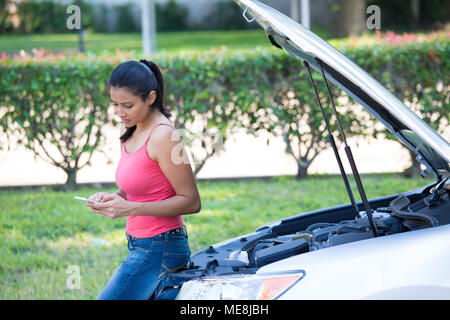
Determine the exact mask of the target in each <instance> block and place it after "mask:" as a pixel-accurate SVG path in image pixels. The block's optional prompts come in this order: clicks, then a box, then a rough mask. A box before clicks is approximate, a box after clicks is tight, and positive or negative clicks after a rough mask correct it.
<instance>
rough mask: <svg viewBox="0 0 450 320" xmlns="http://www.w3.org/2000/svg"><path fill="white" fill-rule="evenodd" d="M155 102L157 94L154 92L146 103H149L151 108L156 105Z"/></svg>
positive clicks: (149, 95)
mask: <svg viewBox="0 0 450 320" xmlns="http://www.w3.org/2000/svg"><path fill="white" fill-rule="evenodd" d="M155 100H156V92H155V91H154V90H152V91H150V93H149V94H148V96H147V100H146V101H145V102H146V103H148V105H149V106H151V105H153V103H155Z"/></svg>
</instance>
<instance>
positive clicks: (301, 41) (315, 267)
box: [163, 0, 450, 300]
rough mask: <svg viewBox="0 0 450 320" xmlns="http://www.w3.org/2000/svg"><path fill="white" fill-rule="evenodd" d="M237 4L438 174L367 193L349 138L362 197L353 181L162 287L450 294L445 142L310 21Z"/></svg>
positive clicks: (449, 184)
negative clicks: (344, 198)
mask: <svg viewBox="0 0 450 320" xmlns="http://www.w3.org/2000/svg"><path fill="white" fill-rule="evenodd" d="M236 2H237V3H238V4H239V5H240V6H241V7H242V8H243V10H244V17H245V18H246V19H247V20H249V21H253V20H256V22H258V23H259V24H260V25H261V26H262V27H263V28H264V30H265V32H266V34H267V36H268V37H269V39H270V42H271V43H272V44H273V45H275V46H277V47H279V48H282V49H284V50H286V51H287V52H288V53H289V54H291V55H293V56H295V57H297V58H298V59H299V63H303V64H304V65H305V68H307V69H308V71H309V72H310V71H311V68H314V69H315V70H316V71H318V72H320V73H321V74H322V76H323V77H324V78H325V80H326V83H327V84H328V82H327V81H331V82H333V83H335V84H336V85H338V86H339V87H341V88H342V89H344V90H345V91H346V92H347V93H348V94H349V95H350V96H352V97H353V98H354V99H355V100H356V101H358V102H359V103H360V104H361V105H362V106H363V107H364V108H365V109H366V110H367V111H368V112H370V113H371V114H372V115H373V116H375V117H376V118H377V119H378V120H379V121H381V123H383V124H384V125H385V126H386V127H387V128H388V129H389V130H390V131H391V132H392V133H393V134H394V135H396V136H397V137H398V139H400V140H401V141H402V142H403V143H404V144H405V145H406V146H408V147H409V148H411V149H412V150H414V151H415V152H416V153H417V155H418V159H419V160H420V162H421V163H422V164H423V165H424V166H425V167H426V172H431V173H433V174H434V175H435V177H436V182H435V183H433V184H431V185H428V186H424V187H422V188H420V189H417V190H412V191H409V192H406V193H403V194H394V195H391V196H386V197H382V198H377V199H370V200H368V199H367V198H366V195H365V192H364V187H363V185H362V184H361V181H360V179H359V174H358V171H357V168H356V165H355V163H354V161H353V157H352V154H351V150H350V148H349V147H348V146H347V144H346V143H345V145H346V155H347V159H348V161H349V162H350V165H351V168H352V172H353V175H354V178H355V180H356V182H357V186H358V192H359V194H360V196H361V199H362V201H361V202H359V203H356V202H355V200H354V197H353V194H352V191H351V189H350V188H349V187H347V191H348V193H349V198H350V203H349V204H345V205H340V206H336V207H332V208H327V209H320V210H316V211H313V212H308V213H302V214H299V215H296V216H293V217H288V218H286V219H281V220H279V221H275V222H273V223H270V224H267V225H264V226H262V227H260V228H258V229H257V230H256V231H255V232H253V233H251V234H246V235H243V236H241V237H237V238H235V239H231V240H228V241H224V242H222V243H219V244H215V245H211V246H209V247H208V248H205V249H203V250H201V251H199V252H197V253H195V254H194V255H192V257H191V264H190V266H189V268H187V269H185V270H182V271H179V272H176V273H173V274H170V275H169V277H168V282H167V284H166V288H165V290H163V291H170V290H179V292H178V295H177V299H190V300H195V299H252V300H253V299H254V300H256V299H450V178H449V176H450V168H449V163H450V145H449V143H448V142H447V141H446V140H444V139H443V138H442V137H441V136H440V135H438V134H437V133H436V132H435V131H434V130H432V129H431V128H430V127H429V126H428V125H427V124H426V123H425V122H424V121H422V120H421V119H420V118H419V117H418V116H417V115H416V114H414V113H413V112H412V111H410V110H409V109H408V108H407V107H406V106H405V105H404V104H403V103H402V102H401V101H399V100H398V99H397V98H396V97H395V96H393V95H392V94H391V93H390V92H389V91H388V90H387V89H386V88H384V87H383V86H382V85H381V84H380V83H379V82H378V81H376V80H375V79H374V78H372V77H371V76H370V75H369V74H367V73H366V72H365V71H364V70H362V69H361V68H360V67H358V66H357V65H356V64H355V63H353V62H352V61H350V60H349V59H348V58H346V57H345V56H344V55H343V54H341V53H340V52H339V51H338V50H336V49H335V48H333V47H332V46H331V45H329V44H328V43H327V42H325V41H324V40H322V39H321V38H319V37H318V36H316V35H315V34H314V33H312V32H311V31H309V30H308V29H306V28H304V27H303V26H301V25H299V24H298V23H296V22H295V21H293V20H291V19H290V18H289V17H287V16H285V15H283V14H281V13H279V12H278V11H276V10H274V9H272V8H270V7H269V6H266V5H264V4H262V3H259V2H258V1H254V0H236ZM311 80H312V78H311ZM312 84H313V85H314V82H312ZM329 98H330V101H333V100H332V98H333V97H332V96H331V94H330V96H329ZM318 107H321V108H322V106H318ZM334 111H335V110H334ZM341 138H342V139H343V141H344V142H345V137H344V138H343V137H341ZM333 148H334V149H336V148H335V145H333ZM335 155H336V157H337V160H338V163H340V167H341V168H342V165H341V163H342V161H341V159H340V157H339V155H338V153H337V152H335ZM341 173H342V177H343V179H344V182H345V183H346V185H347V184H348V181H347V178H346V175H345V172H344V171H343V169H341ZM181 285H182V287H181V289H180V286H181Z"/></svg>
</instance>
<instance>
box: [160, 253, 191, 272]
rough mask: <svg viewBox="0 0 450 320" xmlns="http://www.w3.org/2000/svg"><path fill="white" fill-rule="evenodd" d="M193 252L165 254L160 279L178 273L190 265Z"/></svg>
mask: <svg viewBox="0 0 450 320" xmlns="http://www.w3.org/2000/svg"><path fill="white" fill-rule="evenodd" d="M190 257H191V252H190V250H189V249H188V250H187V251H185V252H179V253H178V252H164V255H163V260H162V264H161V270H160V272H159V275H158V278H159V277H162V276H164V275H166V274H167V273H171V272H177V271H178V270H180V269H182V268H184V267H186V266H187V265H188V263H189V260H190Z"/></svg>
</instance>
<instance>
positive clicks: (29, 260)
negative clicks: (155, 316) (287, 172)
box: [0, 174, 431, 299]
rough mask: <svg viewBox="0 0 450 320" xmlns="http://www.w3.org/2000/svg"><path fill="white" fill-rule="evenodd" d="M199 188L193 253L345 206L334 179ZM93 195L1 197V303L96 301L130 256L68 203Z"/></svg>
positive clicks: (100, 224) (102, 225)
mask: <svg viewBox="0 0 450 320" xmlns="http://www.w3.org/2000/svg"><path fill="white" fill-rule="evenodd" d="M362 180H363V183H364V185H365V187H366V193H367V195H368V197H369V198H375V197H379V196H383V195H388V194H394V193H399V192H402V191H407V190H411V189H413V188H416V187H419V186H423V185H425V184H426V183H429V182H431V180H428V181H424V180H422V179H406V178H404V177H402V176H399V175H395V174H383V175H365V176H363V177H362ZM352 182H353V181H352ZM198 187H199V191H200V195H201V198H202V210H201V212H200V213H199V214H196V215H191V216H185V217H184V221H185V224H186V225H187V227H188V230H189V236H190V246H191V251H192V252H193V253H194V252H196V251H198V250H199V249H201V248H203V247H205V246H207V245H210V244H214V243H217V242H220V241H222V240H225V239H228V238H231V237H235V236H238V235H242V234H245V233H249V232H252V231H254V230H255V229H256V228H257V227H258V226H260V225H262V224H265V223H269V222H272V221H274V220H277V219H280V218H284V217H289V216H292V215H295V214H298V213H304V212H308V211H311V210H314V209H319V208H325V207H328V206H333V205H338V204H342V203H348V202H349V201H348V196H347V193H346V191H345V188H344V184H343V182H342V180H341V179H340V178H339V177H334V176H318V177H312V178H308V179H304V180H295V179H294V178H291V177H280V178H273V179H271V180H268V181H261V180H256V179H251V180H245V181H235V182H208V181H200V182H199V183H198ZM352 187H353V190H354V192H355V197H356V194H357V193H356V188H355V184H354V183H353V184H352ZM97 191H99V190H98V189H94V188H82V189H80V190H78V191H76V192H75V191H71V192H54V191H50V190H42V191H22V192H19V191H2V192H0V203H1V205H0V238H1V239H2V249H1V251H0V255H1V256H0V261H1V265H0V299H95V298H96V296H97V294H98V293H99V292H100V291H101V289H102V288H103V286H104V285H105V283H106V281H107V280H108V278H109V277H110V276H111V275H112V272H113V271H114V269H115V268H116V267H117V266H119V264H120V263H121V261H122V260H123V258H124V257H125V256H126V254H127V252H128V250H127V248H126V240H125V237H124V226H125V219H117V220H113V221H111V220H108V219H106V218H105V217H103V216H101V215H97V214H95V213H92V212H90V211H89V210H88V209H87V208H86V207H85V205H84V203H82V202H80V201H77V200H74V199H73V197H74V196H75V195H79V196H89V195H90V194H92V193H94V192H97ZM106 191H109V192H113V191H115V189H111V190H106ZM357 199H359V198H358V197H357ZM73 265H76V266H78V267H79V270H80V272H81V288H80V289H68V287H67V285H66V284H67V280H68V277H69V274H68V273H67V271H68V270H69V269H68V268H69V266H73Z"/></svg>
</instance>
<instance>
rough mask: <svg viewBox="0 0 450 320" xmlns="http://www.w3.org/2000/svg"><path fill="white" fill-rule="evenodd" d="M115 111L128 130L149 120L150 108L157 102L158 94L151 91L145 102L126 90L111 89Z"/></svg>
mask: <svg viewBox="0 0 450 320" xmlns="http://www.w3.org/2000/svg"><path fill="white" fill-rule="evenodd" d="M109 94H110V96H111V101H112V104H113V106H114V111H115V112H116V114H117V115H118V116H119V117H120V119H121V120H122V122H123V124H124V125H125V127H126V128H129V127H132V126H135V125H138V124H139V123H144V122H146V121H148V120H149V118H150V117H149V115H150V113H151V108H150V106H151V105H152V104H153V102H155V98H156V93H155V91H151V92H150V93H149V95H148V97H147V99H146V100H145V101H143V100H142V98H141V97H140V96H136V95H134V94H133V93H131V91H129V90H127V89H126V88H116V87H111V88H110V89H109Z"/></svg>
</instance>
